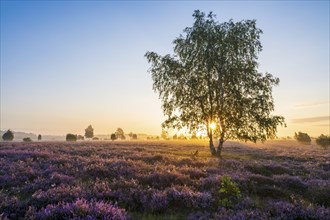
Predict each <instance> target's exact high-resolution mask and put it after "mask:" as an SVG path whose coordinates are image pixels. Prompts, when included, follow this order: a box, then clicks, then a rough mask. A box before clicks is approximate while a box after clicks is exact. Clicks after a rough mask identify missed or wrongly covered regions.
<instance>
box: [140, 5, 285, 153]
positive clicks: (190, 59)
mask: <svg viewBox="0 0 330 220" xmlns="http://www.w3.org/2000/svg"><path fill="white" fill-rule="evenodd" d="M193 17H194V20H195V21H194V23H193V26H192V27H187V28H185V29H184V33H183V34H181V35H180V36H179V37H178V38H176V39H175V40H174V42H173V44H174V55H172V56H171V55H165V56H161V55H158V54H157V53H155V52H147V53H146V55H145V56H146V58H147V59H148V61H149V62H150V63H151V68H150V69H149V71H150V73H151V75H152V79H153V89H154V91H156V92H158V93H159V98H160V99H161V101H162V109H163V112H164V115H165V116H166V117H167V118H166V120H165V121H164V123H163V124H162V126H163V127H170V128H173V127H174V128H178V129H180V128H183V127H186V128H188V129H190V130H191V131H196V130H200V129H204V130H206V131H207V134H208V136H209V138H210V150H211V153H212V154H214V155H218V156H220V155H221V150H222V146H223V143H224V142H225V141H226V140H227V139H239V140H244V141H253V142H256V141H257V140H261V141H265V140H266V139H268V138H273V137H275V135H276V131H277V126H278V125H282V124H284V118H283V117H281V116H275V115H272V112H273V111H274V103H273V98H272V88H273V86H276V85H278V84H279V79H278V78H275V77H273V76H272V75H271V74H270V73H265V74H262V73H259V72H258V71H257V67H258V62H257V59H258V55H259V53H260V52H261V50H262V46H261V42H260V40H259V39H260V35H261V34H262V31H261V30H260V29H259V28H257V27H256V21H255V20H243V21H240V22H236V23H235V22H233V21H232V20H230V21H228V22H224V23H219V22H217V21H216V20H215V15H214V14H213V13H212V12H210V13H209V14H208V15H207V16H206V15H205V13H203V12H200V11H199V10H196V11H195V12H194V14H193ZM212 123H216V127H215V128H212V127H211V126H210V125H211V124H212ZM213 133H215V134H216V135H217V136H218V137H219V145H218V148H217V149H215V147H214V145H213Z"/></svg>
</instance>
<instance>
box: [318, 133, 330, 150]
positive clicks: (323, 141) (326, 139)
mask: <svg viewBox="0 0 330 220" xmlns="http://www.w3.org/2000/svg"><path fill="white" fill-rule="evenodd" d="M316 143H317V144H318V145H320V146H322V147H329V146H330V136H326V135H324V134H321V136H319V137H318V138H317V139H316Z"/></svg>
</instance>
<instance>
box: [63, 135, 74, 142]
mask: <svg viewBox="0 0 330 220" xmlns="http://www.w3.org/2000/svg"><path fill="white" fill-rule="evenodd" d="M65 139H66V141H77V135H75V134H67V135H66V138H65Z"/></svg>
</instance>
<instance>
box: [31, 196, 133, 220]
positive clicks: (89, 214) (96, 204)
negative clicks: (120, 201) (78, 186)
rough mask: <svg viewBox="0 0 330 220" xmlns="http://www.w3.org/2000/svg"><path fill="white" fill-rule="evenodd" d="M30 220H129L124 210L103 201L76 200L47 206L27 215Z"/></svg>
mask: <svg viewBox="0 0 330 220" xmlns="http://www.w3.org/2000/svg"><path fill="white" fill-rule="evenodd" d="M29 215H30V216H29V218H30V219H33V218H35V219H37V220H38V219H46V220H53V219H54V220H56V219H86V220H87V219H112V220H125V219H129V217H128V215H127V213H126V211H125V210H124V209H121V208H118V207H116V206H115V205H112V204H111V203H107V202H104V201H95V200H92V201H86V200H85V199H77V200H76V201H74V202H72V203H63V202H59V203H58V204H57V205H48V206H47V207H46V208H43V209H41V210H40V211H39V212H36V213H29Z"/></svg>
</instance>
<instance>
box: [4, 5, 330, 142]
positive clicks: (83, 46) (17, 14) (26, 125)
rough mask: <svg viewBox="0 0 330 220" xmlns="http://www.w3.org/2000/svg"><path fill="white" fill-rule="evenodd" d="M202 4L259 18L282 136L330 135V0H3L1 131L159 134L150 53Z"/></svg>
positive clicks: (226, 14)
mask: <svg viewBox="0 0 330 220" xmlns="http://www.w3.org/2000/svg"><path fill="white" fill-rule="evenodd" d="M196 9H199V10H201V11H203V12H206V13H208V12H209V11H213V12H214V13H215V14H216V15H217V20H218V21H219V22H225V21H228V20H229V19H233V20H234V21H240V20H242V19H256V20H257V26H258V27H259V28H260V29H262V30H263V34H262V37H261V43H262V46H263V51H262V52H261V54H260V55H259V64H260V66H259V71H260V72H269V73H271V74H273V75H274V76H276V77H279V78H280V85H279V86H278V87H275V88H274V90H273V95H274V101H275V113H274V114H277V115H282V116H284V117H285V119H286V123H287V127H286V128H284V127H279V132H278V136H292V135H293V134H294V132H297V131H302V132H307V133H309V134H310V135H312V136H318V135H320V134H321V133H323V134H326V135H328V134H330V118H329V112H330V107H329V106H330V103H329V99H330V96H329V94H330V91H329V80H330V79H329V59H330V57H329V46H330V45H329V37H330V36H329V20H330V19H329V1H291V2H286V1H271V2H263V1H251V2H249V1H244V2H243V1H234V2H227V1H220V2H217V1H180V2H175V1H160V2H158V1H155V2H152V1H141V2H138V1H122V2H121V1H69V2H66V1H46V2H40V1H14V2H13V1H1V103H0V104H1V115H0V117H1V118H0V119H1V121H0V128H1V130H6V129H12V130H14V131H25V132H34V133H41V134H55V135H64V134H66V133H68V132H71V133H78V134H83V133H84V129H85V128H86V127H87V126H88V125H89V124H91V125H92V126H93V128H94V129H95V133H96V134H110V133H112V132H114V131H115V130H116V128H117V127H121V128H123V129H124V131H125V132H130V131H133V132H135V133H149V134H158V135H159V134H160V133H161V123H162V122H163V120H164V116H163V113H162V109H161V102H160V101H159V100H158V95H157V94H156V93H154V92H153V90H152V80H151V76H150V74H149V73H148V69H149V68H150V64H148V62H147V60H146V58H145V57H144V54H145V53H146V51H155V52H157V53H159V54H161V55H165V54H172V53H173V44H172V42H173V40H174V39H175V38H176V37H178V36H179V35H180V34H182V32H183V29H184V28H185V27H188V26H192V24H193V17H192V14H193V12H194V10H196Z"/></svg>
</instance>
